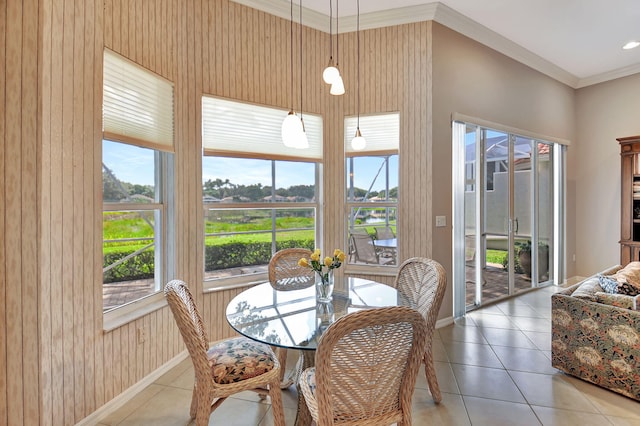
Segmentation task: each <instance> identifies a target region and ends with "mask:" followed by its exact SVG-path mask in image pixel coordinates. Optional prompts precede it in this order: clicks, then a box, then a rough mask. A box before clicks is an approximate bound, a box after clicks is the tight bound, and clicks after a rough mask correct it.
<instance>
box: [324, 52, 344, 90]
mask: <svg viewBox="0 0 640 426" xmlns="http://www.w3.org/2000/svg"><path fill="white" fill-rule="evenodd" d="M338 77H340V71H338V68H336V67H335V65H334V64H333V58H330V59H329V64H328V65H327V67H326V68H325V69H324V71H322V79H323V80H324V82H325V83H327V84H332V83H333V82H334V81H336V79H337V78H338Z"/></svg>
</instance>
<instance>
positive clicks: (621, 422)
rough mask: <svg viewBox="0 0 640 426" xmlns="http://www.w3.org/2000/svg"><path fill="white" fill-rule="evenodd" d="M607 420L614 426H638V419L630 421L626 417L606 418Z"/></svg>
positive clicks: (639, 420) (639, 423)
mask: <svg viewBox="0 0 640 426" xmlns="http://www.w3.org/2000/svg"><path fill="white" fill-rule="evenodd" d="M607 419H609V421H610V422H611V424H612V425H614V426H640V419H630V418H626V417H615V416H607Z"/></svg>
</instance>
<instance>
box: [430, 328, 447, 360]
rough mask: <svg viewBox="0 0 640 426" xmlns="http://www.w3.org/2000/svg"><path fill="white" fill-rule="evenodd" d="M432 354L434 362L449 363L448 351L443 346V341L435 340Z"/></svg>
mask: <svg viewBox="0 0 640 426" xmlns="http://www.w3.org/2000/svg"><path fill="white" fill-rule="evenodd" d="M436 334H437V333H436ZM431 352H432V353H433V360H434V361H442V362H449V357H448V356H447V351H446V349H445V348H444V345H443V344H442V340H440V339H437V340H436V339H433V341H432V346H431Z"/></svg>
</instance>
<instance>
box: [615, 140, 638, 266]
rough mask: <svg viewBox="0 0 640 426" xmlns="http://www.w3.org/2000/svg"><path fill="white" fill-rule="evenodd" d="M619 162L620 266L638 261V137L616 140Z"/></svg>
mask: <svg viewBox="0 0 640 426" xmlns="http://www.w3.org/2000/svg"><path fill="white" fill-rule="evenodd" d="M617 140H618V142H619V143H620V161H621V167H620V170H621V172H622V173H621V179H622V186H621V194H620V195H621V205H620V264H621V265H626V264H627V263H629V262H631V261H634V260H640V136H630V137H626V138H618V139H617Z"/></svg>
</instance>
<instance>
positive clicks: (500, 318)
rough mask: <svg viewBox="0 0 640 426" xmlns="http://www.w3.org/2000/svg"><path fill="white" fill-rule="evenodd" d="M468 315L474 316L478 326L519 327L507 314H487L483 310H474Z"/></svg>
mask: <svg viewBox="0 0 640 426" xmlns="http://www.w3.org/2000/svg"><path fill="white" fill-rule="evenodd" d="M468 315H469V316H471V318H473V320H474V321H475V323H476V325H477V326H478V327H487V328H510V329H517V328H518V327H517V326H516V325H515V324H514V323H513V322H512V321H511V320H510V319H509V317H508V316H506V315H495V314H485V313H483V312H481V311H474V312H471V313H470V314H468Z"/></svg>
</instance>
